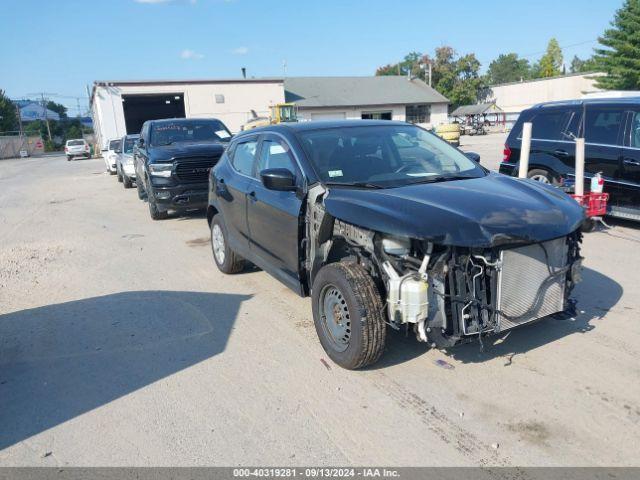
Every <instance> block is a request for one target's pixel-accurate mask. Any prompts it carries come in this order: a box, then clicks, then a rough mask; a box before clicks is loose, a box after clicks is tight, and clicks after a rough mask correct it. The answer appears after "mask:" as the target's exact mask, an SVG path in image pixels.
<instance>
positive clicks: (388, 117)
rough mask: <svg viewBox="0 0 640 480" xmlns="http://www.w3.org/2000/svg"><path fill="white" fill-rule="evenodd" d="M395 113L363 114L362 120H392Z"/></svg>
mask: <svg viewBox="0 0 640 480" xmlns="http://www.w3.org/2000/svg"><path fill="white" fill-rule="evenodd" d="M392 113H393V112H362V120H391V116H392Z"/></svg>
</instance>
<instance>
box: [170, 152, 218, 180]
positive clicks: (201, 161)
mask: <svg viewBox="0 0 640 480" xmlns="http://www.w3.org/2000/svg"><path fill="white" fill-rule="evenodd" d="M219 159H220V157H219V156H218V157H195V158H179V159H177V160H175V163H176V169H175V172H176V177H177V179H178V180H179V181H181V182H184V183H205V182H207V180H208V177H209V170H211V167H213V166H214V165H215V164H216V163H218V160H219Z"/></svg>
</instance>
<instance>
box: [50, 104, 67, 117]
mask: <svg viewBox="0 0 640 480" xmlns="http://www.w3.org/2000/svg"><path fill="white" fill-rule="evenodd" d="M47 108H48V109H49V110H52V111H54V112H56V113H57V114H58V115H60V120H65V119H66V118H67V107H65V106H64V105H62V104H60V103H56V102H54V101H52V100H49V101H48V102H47Z"/></svg>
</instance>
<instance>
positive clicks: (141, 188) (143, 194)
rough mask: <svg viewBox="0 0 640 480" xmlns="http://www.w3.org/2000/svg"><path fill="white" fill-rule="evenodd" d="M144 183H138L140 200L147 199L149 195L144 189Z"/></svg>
mask: <svg viewBox="0 0 640 480" xmlns="http://www.w3.org/2000/svg"><path fill="white" fill-rule="evenodd" d="M141 184H142V182H138V181H136V188H137V189H138V198H139V199H140V200H144V199H145V197H146V196H147V193H146V192H145V191H144V188H143V187H142V185H141Z"/></svg>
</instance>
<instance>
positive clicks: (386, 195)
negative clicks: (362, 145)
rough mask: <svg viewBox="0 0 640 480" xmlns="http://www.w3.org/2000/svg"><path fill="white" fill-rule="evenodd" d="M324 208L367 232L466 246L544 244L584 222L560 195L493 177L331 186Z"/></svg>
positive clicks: (580, 213) (575, 206)
mask: <svg viewBox="0 0 640 480" xmlns="http://www.w3.org/2000/svg"><path fill="white" fill-rule="evenodd" d="M324 204H325V208H326V210H327V212H328V213H329V214H331V215H332V216H334V217H335V218H338V219H340V220H343V221H345V222H349V223H352V224H354V225H358V226H360V227H363V228H367V229H369V230H375V231H378V232H382V233H387V234H392V235H398V236H406V237H410V238H417V239H424V240H430V241H433V242H434V243H438V244H444V245H455V246H466V247H492V246H498V245H504V244H517V243H531V242H540V241H546V240H550V239H552V238H557V237H561V236H564V235H568V234H569V233H571V232H573V231H574V230H576V229H577V228H578V227H579V226H580V224H581V222H582V220H583V219H584V211H583V209H582V208H581V207H580V206H579V205H578V204H577V203H576V202H575V201H574V200H573V199H572V198H571V197H569V196H568V195H567V194H565V193H564V192H562V191H560V190H558V189H556V188H554V187H552V186H549V185H544V184H541V183H539V182H534V181H532V180H520V179H516V178H512V177H508V176H505V175H500V174H497V173H490V174H488V175H487V176H486V177H482V178H475V179H469V180H455V181H448V182H440V183H431V184H429V183H426V184H418V185H409V186H405V187H398V188H388V189H379V190H377V189H360V188H346V187H330V188H329V193H328V194H327V195H326V197H325V200H324Z"/></svg>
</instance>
